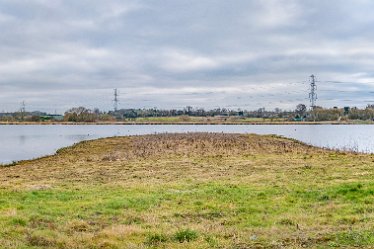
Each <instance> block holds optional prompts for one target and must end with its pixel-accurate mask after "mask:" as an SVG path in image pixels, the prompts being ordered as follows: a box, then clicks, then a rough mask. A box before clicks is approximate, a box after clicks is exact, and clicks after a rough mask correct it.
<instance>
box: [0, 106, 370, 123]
mask: <svg viewBox="0 0 374 249" xmlns="http://www.w3.org/2000/svg"><path fill="white" fill-rule="evenodd" d="M156 117H159V118H162V117H182V118H183V117H185V118H186V117H207V118H214V117H220V118H230V117H236V118H238V119H240V118H242V119H245V118H261V119H264V120H269V119H271V120H274V119H277V120H284V121H345V120H365V121H367V120H372V121H373V120H374V105H368V106H366V107H365V108H361V109H360V108H357V107H352V108H349V107H344V108H338V107H334V108H323V107H319V106H317V107H315V108H313V109H308V108H307V106H306V105H304V104H299V105H297V106H296V107H295V109H294V110H292V111H287V110H281V109H280V108H275V109H274V110H267V109H265V108H259V109H257V110H252V111H250V110H241V109H238V110H232V109H228V108H215V109H209V110H206V109H204V108H193V107H191V106H187V107H185V108H183V109H158V108H148V109H145V108H143V109H140V108H139V109H120V110H118V111H109V112H105V111H101V110H99V109H98V108H95V109H89V108H86V107H82V106H80V107H74V108H71V109H69V110H67V111H66V112H65V113H64V115H51V114H47V113H45V112H38V111H36V112H14V113H0V121H3V122H4V121H9V122H11V121H28V122H33V121H34V122H38V121H49V120H53V121H66V122H96V121H127V120H136V119H139V118H156ZM182 120H183V119H182Z"/></svg>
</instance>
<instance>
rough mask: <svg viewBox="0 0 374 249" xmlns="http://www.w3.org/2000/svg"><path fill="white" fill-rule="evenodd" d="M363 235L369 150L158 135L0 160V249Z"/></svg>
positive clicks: (328, 240)
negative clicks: (0, 164)
mask: <svg viewBox="0 0 374 249" xmlns="http://www.w3.org/2000/svg"><path fill="white" fill-rule="evenodd" d="M373 244H374V156H373V155H364V154H354V153H347V152H336V151H331V150H323V149H319V148H314V147H311V146H307V145H305V144H302V143H300V142H298V141H294V140H290V139H285V138H280V137H275V136H259V135H236V134H205V133H196V134H164V135H147V136H133V137H114V138H108V139H100V140H95V141H89V142H82V143H79V144H77V145H75V146H72V147H69V148H64V149H61V150H60V151H58V153H57V154H56V155H54V156H50V157H45V158H41V159H37V160H32V161H24V162H20V163H18V164H16V165H13V166H8V167H0V248H191V249H192V248H341V247H345V248H352V247H359V248H373Z"/></svg>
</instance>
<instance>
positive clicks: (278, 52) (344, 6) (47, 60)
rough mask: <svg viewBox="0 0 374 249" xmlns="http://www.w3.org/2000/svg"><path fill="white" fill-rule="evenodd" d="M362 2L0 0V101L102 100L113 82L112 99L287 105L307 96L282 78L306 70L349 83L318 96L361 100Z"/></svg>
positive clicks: (366, 74) (50, 105) (366, 41)
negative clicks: (114, 92)
mask: <svg viewBox="0 0 374 249" xmlns="http://www.w3.org/2000/svg"><path fill="white" fill-rule="evenodd" d="M373 10H374V2H372V1H368V0H355V1H354V0H348V1H345V0H344V1H343V0H333V1H323V0H267V1H260V0H250V1H242V0H233V1H224V0H218V1H217V0H206V1H198V0H180V1H175V0H154V1H145V0H138V1H120V0H108V1H99V0H82V1H73V0H67V1H62V0H56V1H48V0H30V1H26V2H25V1H21V0H0V29H1V31H2V35H1V36H0V110H1V109H6V110H15V109H17V108H18V107H19V103H20V102H21V101H23V100H25V101H26V102H27V103H28V105H29V108H31V109H43V110H50V111H53V110H54V109H58V111H60V112H61V111H63V110H64V108H68V107H69V106H72V105H86V106H94V107H99V108H102V109H108V108H111V106H112V103H111V98H112V97H111V93H112V89H113V88H119V89H120V90H121V92H123V94H122V95H121V98H122V103H121V106H122V107H144V106H147V107H154V106H158V107H160V108H161V107H162V108H175V107H180V106H183V105H187V104H192V105H197V106H201V107H212V106H217V105H220V106H222V107H224V106H226V107H228V106H231V107H238V108H239V107H246V108H249V109H255V108H259V107H263V106H265V107H268V108H274V107H282V108H288V109H290V108H294V106H295V105H296V104H297V103H298V102H300V101H304V103H307V100H306V99H305V98H307V96H308V95H307V90H308V88H307V84H296V85H295V84H291V83H292V82H300V81H305V82H306V81H307V80H308V76H309V75H310V74H312V73H314V74H316V75H317V76H318V77H319V79H321V81H329V80H330V81H345V82H351V83H349V84H343V85H342V84H340V85H338V84H335V85H334V86H332V87H329V88H326V85H321V91H322V90H323V89H326V90H331V91H330V92H329V91H326V92H321V93H320V95H319V96H320V99H319V102H320V103H321V104H323V105H326V106H333V105H346V102H347V101H345V100H347V99H352V100H354V101H353V102H354V104H356V105H360V106H364V105H366V104H367V103H366V102H365V101H364V100H369V99H371V98H370V92H372V91H374V85H373V84H369V83H368V84H360V83H365V82H374V76H373V73H372V65H373V62H374V45H372V40H373V38H374V37H373V36H374V33H373V32H372V27H373V24H374V17H373V16H372V11H373ZM277 84H280V85H277ZM321 84H322V82H321ZM248 87H255V88H254V89H252V90H249V89H248ZM352 87H354V88H357V89H358V90H357V91H356V92H354V91H352V92H347V93H345V94H344V96H343V95H342V94H338V92H333V91H335V90H336V91H338V90H347V91H348V90H351V89H352ZM290 88H292V89H294V90H295V91H298V92H294V93H287V90H289V89H290ZM233 89H235V90H233ZM264 89H266V92H265V93H264V92H263V91H264ZM170 91H171V92H170ZM199 92H201V94H199ZM205 92H210V94H208V95H204V94H203V93H205ZM256 93H257V94H256ZM261 96H262V97H261ZM332 99H334V100H332Z"/></svg>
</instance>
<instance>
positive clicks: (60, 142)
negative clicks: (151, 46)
mask: <svg viewBox="0 0 374 249" xmlns="http://www.w3.org/2000/svg"><path fill="white" fill-rule="evenodd" d="M181 132H225V133H243V134H244V133H246V134H247V133H256V134H276V135H281V136H285V137H289V138H294V139H297V140H300V141H302V142H305V143H308V144H311V145H315V146H319V147H327V148H333V149H345V150H353V151H358V152H365V153H374V139H373V138H374V125H14V126H13V125H9V126H7V125H5V126H0V163H10V162H12V161H19V160H27V159H33V158H37V157H41V156H45V155H51V154H54V153H55V152H56V150H57V149H59V148H62V147H66V146H70V145H72V144H74V143H77V142H80V141H83V140H89V139H97V138H103V137H112V136H128V135H144V134H155V133H181Z"/></svg>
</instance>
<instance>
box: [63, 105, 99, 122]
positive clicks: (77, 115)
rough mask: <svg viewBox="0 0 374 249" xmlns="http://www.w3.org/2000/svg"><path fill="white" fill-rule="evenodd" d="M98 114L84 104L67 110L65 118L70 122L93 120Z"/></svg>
mask: <svg viewBox="0 0 374 249" xmlns="http://www.w3.org/2000/svg"><path fill="white" fill-rule="evenodd" d="M95 117H96V115H95V114H94V113H92V111H91V110H90V109H87V108H85V107H83V106H80V107H74V108H71V109H70V110H68V111H67V112H65V115H64V120H66V121H69V122H93V121H95Z"/></svg>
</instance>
